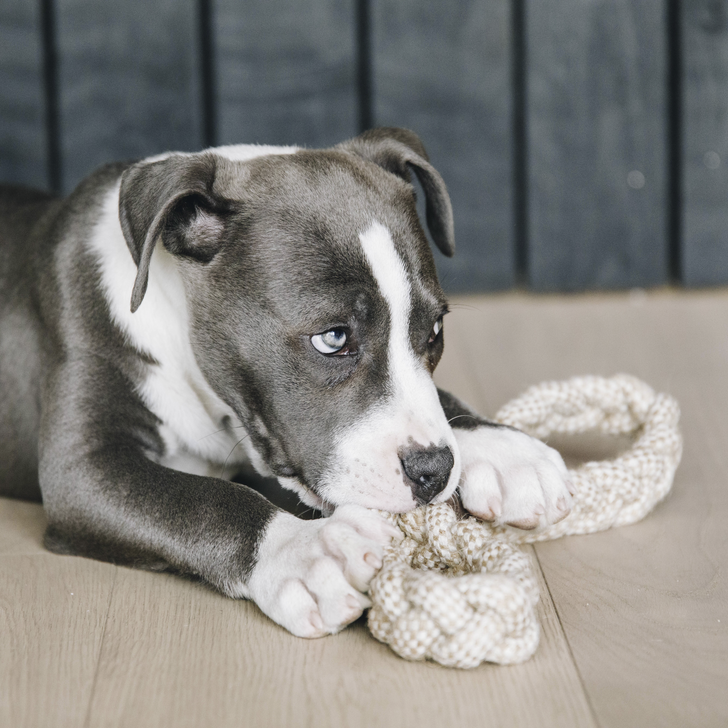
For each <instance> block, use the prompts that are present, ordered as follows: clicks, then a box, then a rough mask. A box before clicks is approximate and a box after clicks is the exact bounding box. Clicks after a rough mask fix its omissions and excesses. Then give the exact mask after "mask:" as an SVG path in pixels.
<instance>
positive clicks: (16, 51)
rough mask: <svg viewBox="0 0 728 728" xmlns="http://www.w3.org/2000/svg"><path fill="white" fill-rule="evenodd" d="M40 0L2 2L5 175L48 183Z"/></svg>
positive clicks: (1, 176)
mask: <svg viewBox="0 0 728 728" xmlns="http://www.w3.org/2000/svg"><path fill="white" fill-rule="evenodd" d="M42 37H43V33H42V18H41V12H40V3H37V2H28V0H3V1H2V3H0V180H2V181H3V182H13V183H15V184H26V185H31V186H36V187H47V186H48V183H49V177H48V148H47V144H46V116H45V114H46V102H45V98H44V83H43V48H42Z"/></svg>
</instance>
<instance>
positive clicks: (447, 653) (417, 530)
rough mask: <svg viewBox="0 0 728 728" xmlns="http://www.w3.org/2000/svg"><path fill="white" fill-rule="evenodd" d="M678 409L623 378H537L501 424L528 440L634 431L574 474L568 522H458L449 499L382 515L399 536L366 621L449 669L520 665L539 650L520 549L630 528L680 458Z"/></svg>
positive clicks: (534, 587)
mask: <svg viewBox="0 0 728 728" xmlns="http://www.w3.org/2000/svg"><path fill="white" fill-rule="evenodd" d="M679 417H680V410H679V408H678V405H677V402H676V401H675V400H674V399H673V398H672V397H670V396H668V395H666V394H656V393H655V392H654V391H653V390H652V389H651V388H650V387H649V386H648V385H647V384H645V383H644V382H642V381H640V380H639V379H636V378H634V377H631V376H628V375H624V374H620V375H617V376H615V377H611V378H609V379H605V378H602V377H595V376H585V377H575V378H573V379H570V380H567V381H563V382H544V383H542V384H539V385H537V386H535V387H531V388H530V389H528V390H527V391H526V392H525V393H524V394H523V395H521V396H520V397H518V398H517V399H515V400H513V401H511V402H509V403H508V404H506V405H505V406H504V407H503V408H502V409H501V410H500V411H499V412H498V414H497V416H496V421H498V422H501V423H503V424H507V425H511V426H513V427H517V428H518V429H519V430H522V431H524V432H526V433H528V434H530V435H533V436H535V437H539V438H546V437H548V436H549V435H551V434H555V433H559V434H576V433H584V432H598V433H603V434H606V435H631V436H632V437H633V438H634V441H633V444H632V446H631V447H630V448H629V449H628V450H626V451H625V452H624V453H623V454H622V455H620V456H619V457H617V458H615V459H613V460H602V461H595V462H588V463H584V464H583V465H581V466H580V467H578V468H576V469H573V470H570V474H571V478H572V482H573V484H574V487H575V490H576V494H575V496H574V499H573V500H574V505H573V509H572V512H571V513H570V514H569V516H567V517H566V518H565V519H564V520H563V521H561V522H559V523H557V524H554V525H553V526H549V527H546V528H544V529H542V530H539V531H519V530H518V529H513V528H510V527H508V526H498V527H494V526H491V525H489V524H487V523H484V522H482V521H479V520H477V519H476V518H474V517H471V516H465V517H464V518H458V514H457V513H456V512H455V510H454V509H453V508H452V507H451V506H450V505H449V504H447V503H441V504H437V505H429V506H424V507H422V508H418V509H417V510H414V511H411V512H409V513H404V514H400V515H395V514H387V517H388V518H389V519H390V520H391V521H392V522H393V523H394V524H395V525H397V526H398V527H399V528H400V530H401V531H402V533H403V536H404V538H403V540H402V541H400V542H399V543H397V544H394V545H392V546H390V547H389V549H388V550H387V552H386V553H385V557H384V565H383V567H382V569H381V571H380V572H379V573H378V574H377V575H376V576H375V578H374V580H373V581H372V584H371V589H370V598H371V600H372V608H371V609H370V611H369V616H368V625H369V629H370V630H371V632H372V634H373V635H374V637H376V638H377V639H378V640H380V641H381V642H384V643H386V644H388V645H389V646H390V647H391V648H392V649H393V650H394V651H395V652H396V653H397V654H398V655H400V656H401V657H404V658H406V659H408V660H421V659H431V660H434V661H436V662H439V663H440V664H442V665H446V666H448V667H463V668H467V667H476V666H477V665H479V664H480V663H481V662H483V661H488V662H496V663H500V664H503V665H506V664H513V663H518V662H524V661H525V660H527V659H528V658H530V657H531V656H532V655H533V653H534V652H535V651H536V648H537V647H538V641H539V625H538V621H537V619H536V616H535V611H534V610H535V606H536V604H537V602H538V598H539V594H538V584H537V581H536V576H535V574H534V573H533V571H532V569H531V565H530V560H529V557H528V555H527V554H526V553H524V552H523V551H521V550H520V548H519V544H526V543H533V542H535V541H544V540H549V539H554V538H558V537H559V536H566V535H570V534H585V533H596V532H597V531H603V530H605V529H607V528H611V527H612V526H623V525H626V524H630V523H635V522H636V521H639V520H640V519H641V518H643V517H644V516H645V515H647V513H649V511H650V510H652V508H653V507H654V506H655V505H656V504H657V503H658V502H659V501H660V500H662V499H663V498H664V497H665V496H666V495H667V493H668V492H669V490H670V488H671V486H672V481H673V477H674V475H675V470H676V469H677V466H678V463H679V462H680V456H681V454H682V438H681V436H680V431H679V429H678V420H679Z"/></svg>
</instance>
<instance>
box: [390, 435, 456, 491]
mask: <svg viewBox="0 0 728 728" xmlns="http://www.w3.org/2000/svg"><path fill="white" fill-rule="evenodd" d="M400 460H401V461H402V467H403V468H404V472H405V474H406V475H407V477H408V478H409V479H410V487H411V488H412V496H413V497H414V499H415V500H416V501H417V502H418V503H419V504H420V505H424V504H425V503H429V502H430V501H431V500H432V499H433V498H434V497H435V496H436V495H437V494H438V493H440V492H442V491H443V490H444V489H445V486H446V485H447V482H448V480H449V479H450V471H451V470H452V467H453V465H454V464H455V458H454V457H453V454H452V450H450V448H449V447H436V446H431V447H427V448H422V447H411V448H407V449H405V450H402V451H401V452H400Z"/></svg>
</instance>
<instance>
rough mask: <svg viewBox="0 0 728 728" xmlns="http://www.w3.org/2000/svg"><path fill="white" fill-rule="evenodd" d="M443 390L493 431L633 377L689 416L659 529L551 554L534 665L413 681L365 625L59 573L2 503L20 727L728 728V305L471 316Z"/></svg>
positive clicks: (651, 526)
mask: <svg viewBox="0 0 728 728" xmlns="http://www.w3.org/2000/svg"><path fill="white" fill-rule="evenodd" d="M456 304H457V305H455V306H454V307H453V308H454V310H453V313H452V314H451V315H450V316H448V319H447V324H446V332H447V353H446V355H445V359H444V360H443V363H442V365H441V369H440V370H439V371H438V377H437V378H438V381H439V383H440V384H441V385H443V386H445V387H447V388H449V389H451V390H452V391H453V392H454V393H456V394H458V395H459V396H461V397H463V398H464V399H466V400H467V401H470V402H471V403H472V404H473V405H475V406H476V407H477V408H478V409H480V410H481V411H482V412H484V413H486V414H488V413H490V414H492V413H494V412H495V411H496V410H497V409H498V407H499V406H500V405H502V404H503V403H505V402H506V401H507V400H508V399H510V398H511V397H514V396H516V395H517V394H518V393H520V392H521V391H522V390H523V389H524V388H526V387H527V386H528V385H530V384H534V383H536V382H539V381H541V380H544V379H561V378H566V377H569V376H572V375H575V374H584V373H594V374H604V375H609V374H613V373H616V372H629V373H632V374H635V375H636V376H638V377H641V378H643V379H645V380H646V381H647V382H649V383H651V384H652V385H653V386H654V387H655V388H657V389H659V390H662V391H667V392H670V393H671V394H673V395H674V396H676V397H677V399H678V400H679V401H680V403H681V406H682V411H683V418H682V425H683V431H684V436H685V454H684V456H683V463H682V465H681V466H680V468H679V470H678V473H677V478H676V482H675V486H674V490H673V492H672V494H671V495H670V496H669V497H668V499H667V500H666V501H665V502H663V503H662V504H661V505H659V506H658V507H657V509H656V510H655V511H654V512H653V513H652V514H651V515H650V516H648V517H647V519H645V520H644V521H643V522H642V523H639V524H637V525H634V526H629V527H626V528H622V529H617V530H613V531H608V532H605V533H602V534H598V535H592V536H581V537H570V538H566V539H562V540H560V541H554V542H551V543H544V544H540V545H538V546H536V547H535V555H536V558H537V563H538V564H539V565H540V568H541V572H542V576H543V584H542V601H541V606H540V619H541V622H542V625H543V633H542V641H541V645H540V647H539V650H538V652H537V653H536V655H535V657H534V658H533V659H532V660H531V661H529V662H528V663H526V664H524V665H519V666H515V667H499V666H495V665H484V666H481V667H480V668H478V669H475V670H472V671H467V672H465V671H457V670H451V669H445V668H441V667H439V666H437V665H433V664H422V663H408V662H405V661H404V660H401V659H399V658H398V657H396V656H394V654H393V653H391V652H389V650H388V649H387V648H386V647H384V646H382V645H380V644H379V643H377V642H376V641H374V640H373V639H372V638H370V637H369V635H368V633H367V631H366V629H365V627H364V626H362V624H356V625H354V626H353V627H351V628H349V629H347V630H346V631H345V632H343V633H342V634H340V635H337V636H334V637H327V638H325V639H321V640H316V641H305V640H300V639H297V638H295V637H292V636H290V635H289V634H287V633H285V632H284V631H283V630H281V629H279V628H278V627H277V626H276V625H274V624H272V623H271V622H270V621H268V620H267V619H266V618H265V617H263V616H262V615H261V614H260V612H259V611H258V610H257V608H256V607H255V606H254V605H252V604H250V603H247V602H236V601H232V600H229V599H225V598H223V597H221V596H219V595H217V594H215V593H213V592H211V591H208V590H207V589H205V588H203V587H201V586H200V585H198V584H196V583H193V582H189V581H185V580H182V579H180V578H176V577H171V576H167V575H160V574H151V573H143V572H135V571H131V570H128V569H124V568H118V567H114V566H111V565H108V564H102V563H97V562H94V561H88V560H84V559H79V558H71V557H61V556H55V555H51V554H49V553H46V552H44V550H43V548H42V546H41V534H42V532H43V527H44V519H43V513H42V510H41V508H40V507H39V506H36V505H33V504H27V503H21V502H17V501H10V500H0V726H2V728H26V727H30V726H48V727H49V728H50V727H52V728H61V727H62V726H74V727H75V726H88V727H89V728H96V727H97V726H129V728H140V727H142V726H150V727H154V728H165V727H166V726H175V728H181V727H183V726H212V727H214V728H224V727H225V726H255V727H256V728H263V727H265V726H276V727H278V726H281V727H287V726H312V727H314V726H315V727H316V728H318V727H323V726H336V727H337V728H339V727H347V728H348V727H349V726H352V727H357V726H367V727H370V726H398V727H400V726H401V727H406V726H416V727H417V728H426V727H428V726H437V728H445V727H449V726H458V728H464V727H466V726H484V727H488V726H499V727H504V728H516V727H517V726H528V727H529V728H534V727H538V728H549V727H551V726H557V727H558V728H567V727H569V726H579V727H589V726H601V727H603V728H607V727H611V726H614V727H615V728H624V727H626V726H639V727H640V728H647V727H649V726H661V727H663V728H664V727H668V726H676V727H679V728H686V727H687V726H699V727H700V728H708V727H709V726H726V725H728V573H727V569H726V567H727V565H728V292H727V291H717V292H704V293H675V292H670V291H664V292H656V293H650V294H644V293H642V292H632V293H629V294H626V293H625V294H614V295H598V296H597V295H590V296H574V297H561V296H559V297H556V296H554V297H535V296H526V295H521V294H507V295H503V296H489V297H477V298H469V299H459V300H458V301H456Z"/></svg>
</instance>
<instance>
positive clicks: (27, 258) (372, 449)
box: [0, 129, 571, 637]
mask: <svg viewBox="0 0 728 728" xmlns="http://www.w3.org/2000/svg"><path fill="white" fill-rule="evenodd" d="M410 172H414V173H415V174H416V175H417V177H418V179H419V181H420V183H421V185H422V188H423V190H424V193H425V197H426V203H427V225H428V227H429V230H430V233H431V235H432V238H433V240H434V242H435V243H436V245H437V247H438V248H439V249H440V251H441V252H442V253H444V254H445V255H448V256H449V255H452V254H453V252H454V239H453V221H452V211H451V207H450V200H449V198H448V195H447V191H446V189H445V185H444V183H443V181H442V178H441V177H440V175H439V174H438V173H437V171H436V170H435V169H434V168H433V167H432V166H431V165H430V163H429V162H428V159H427V155H426V153H425V150H424V148H423V146H422V144H421V142H420V140H419V139H418V138H417V136H416V135H414V134H413V133H412V132H408V131H406V130H402V129H378V130H373V131H370V132H367V133H365V134H362V135H360V136H358V137H356V138H354V139H352V140H350V141H347V142H344V143H342V144H340V145H338V146H336V147H333V148H331V149H324V150H302V149H297V148H289V147H262V146H249V145H241V146H230V147H220V148H216V149H210V150H207V151H204V152H201V153H199V154H164V155H161V156H159V157H154V158H150V159H145V160H143V161H141V162H137V163H135V164H114V165H109V166H106V167H103V168H102V169H100V170H98V171H97V172H95V173H94V174H92V175H91V176H90V177H89V178H87V179H86V180H85V181H84V182H82V183H81V185H80V186H79V187H78V188H77V189H76V190H75V191H74V192H73V193H72V194H71V195H70V196H69V197H68V198H67V199H63V200H61V199H56V198H53V197H51V196H49V195H46V194H44V193H40V192H34V191H31V190H21V189H18V188H3V189H2V191H1V192H0V494H5V495H15V496H19V497H31V498H32V497H35V498H39V497H40V496H41V494H42V499H43V503H44V506H45V510H46V513H47V516H48V528H47V531H46V535H45V544H46V546H47V547H48V548H49V549H50V550H52V551H55V552H58V553H64V554H78V555H82V556H88V557H92V558H97V559H104V560H108V561H113V562H115V563H119V564H127V565H131V566H136V567H141V568H147V569H158V570H162V569H168V570H174V571H177V572H182V573H187V574H194V575H197V576H198V577H200V578H201V579H203V580H204V581H205V582H207V583H209V584H211V585H213V586H214V587H216V588H217V589H219V590H221V591H222V592H224V593H225V594H227V595H229V596H231V597H247V598H250V599H253V600H254V601H255V602H256V603H257V604H258V606H259V607H260V608H261V609H262V610H263V612H265V613H266V614H267V615H268V616H270V617H271V618H272V619H274V620H275V621H276V622H278V623H279V624H281V625H283V626H284V627H285V628H287V629H288V630H290V631H291V632H293V633H294V634H296V635H301V636H304V637H316V636H320V635H323V634H327V633H332V632H336V631H337V630H339V629H341V628H342V627H343V626H345V625H346V624H348V623H350V622H351V621H353V620H354V619H356V618H357V617H358V616H359V615H360V614H361V612H362V610H363V609H364V608H366V606H367V605H368V600H367V597H366V592H367V588H368V584H369V581H370V580H371V578H372V577H373V575H374V574H375V573H376V571H377V569H378V568H379V567H380V566H381V558H382V550H383V547H384V545H385V544H386V543H388V542H389V540H390V539H391V538H392V537H393V536H394V533H393V528H392V527H391V526H390V525H389V524H388V523H387V522H386V521H385V520H384V519H382V518H381V517H380V516H379V515H377V514H376V513H374V512H373V511H370V510H368V509H383V510H388V511H397V512H402V511H407V510H409V509H412V508H414V507H416V506H417V505H419V504H422V503H430V502H441V501H443V500H445V499H448V498H450V497H451V496H452V495H453V492H454V491H455V489H456V488H458V487H459V488H460V494H461V499H462V502H463V505H464V506H465V507H466V508H467V509H468V510H469V511H471V512H472V513H474V514H476V515H477V516H479V517H480V518H484V519H487V520H492V521H496V522H498V523H508V524H512V525H514V526H516V527H519V528H535V527H539V526H543V525H546V524H549V523H554V522H556V521H558V520H559V519H561V518H563V517H564V516H565V515H566V514H567V513H568V512H569V510H570V507H571V496H570V493H569V483H568V479H567V474H566V469H565V467H564V463H563V461H562V459H561V457H560V456H559V455H558V454H557V453H556V452H555V451H554V450H552V449H550V448H548V447H547V446H545V445H544V444H542V443H541V442H539V441H537V440H534V439H532V438H530V437H527V436H526V435H524V434H523V433H520V432H518V431H516V430H513V429H510V428H504V427H498V426H496V425H493V424H491V423H488V422H487V421H486V420H483V419H481V418H479V417H477V416H476V415H474V414H473V413H472V412H471V411H470V410H468V409H467V408H466V407H465V406H464V405H463V404H461V403H460V402H459V401H458V400H456V399H455V398H454V397H452V396H451V395H448V394H447V393H445V392H442V391H438V389H437V388H436V387H435V385H434V383H433V381H432V377H431V375H432V372H433V370H434V369H435V367H436V365H437V363H438V361H439V359H440V357H441V355H442V350H443V316H444V315H445V313H446V312H447V303H446V299H445V295H444V293H443V291H442V289H441V287H440V285H439V283H438V280H437V276H436V273H435V265H434V261H433V257H432V253H431V251H430V249H429V246H428V243H427V238H426V236H425V234H424V232H423V230H422V228H421V226H420V222H419V220H418V217H417V211H416V205H415V194H414V189H413V186H412V184H411V183H410ZM243 462H247V463H251V464H252V466H253V467H254V468H255V469H256V470H257V471H258V472H259V473H261V474H266V475H273V476H275V477H276V478H277V479H278V480H279V482H280V483H281V484H282V485H283V486H285V487H286V488H289V489H293V490H294V491H295V492H296V493H298V495H299V496H300V498H301V499H302V500H303V501H304V502H305V503H307V504H309V505H311V506H315V507H317V508H321V509H323V510H324V511H326V512H327V513H330V512H331V511H333V514H332V515H330V516H329V517H328V518H324V519H319V520H301V519H298V518H296V517H294V516H292V515H290V514H288V513H285V512H283V511H281V510H279V509H278V508H276V507H275V506H273V505H272V504H271V503H270V502H268V501H267V500H266V499H265V498H263V497H262V496H261V495H259V494H258V493H256V492H255V491H253V490H251V489H250V488H248V487H246V486H244V485H239V484H236V483H233V482H230V481H229V480H226V479H224V478H222V477H220V476H221V474H222V473H223V472H225V473H229V472H231V471H232V470H233V469H234V467H236V466H238V465H241V464H242V463H243Z"/></svg>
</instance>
